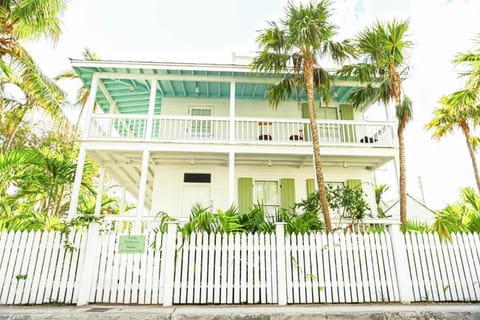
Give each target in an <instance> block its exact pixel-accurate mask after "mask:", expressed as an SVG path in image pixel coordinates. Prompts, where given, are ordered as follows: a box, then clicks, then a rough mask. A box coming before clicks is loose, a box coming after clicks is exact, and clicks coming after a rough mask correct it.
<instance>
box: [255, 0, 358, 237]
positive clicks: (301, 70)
mask: <svg viewBox="0 0 480 320" xmlns="http://www.w3.org/2000/svg"><path fill="white" fill-rule="evenodd" d="M330 5H331V4H330V1H328V0H323V1H319V2H310V3H308V4H301V3H300V4H299V5H298V7H297V6H294V5H293V4H292V3H290V4H289V5H288V6H287V7H286V9H285V14H286V15H285V18H284V19H282V20H280V22H278V23H277V22H274V21H271V22H269V26H268V27H267V28H266V29H264V30H262V31H261V33H260V34H259V36H258V37H257V42H258V45H259V49H260V51H259V52H258V55H257V56H256V57H255V58H254V60H253V62H252V67H253V69H254V70H258V71H264V72H272V73H275V74H276V75H278V76H280V77H281V80H280V81H279V82H278V83H276V84H273V85H271V86H269V88H268V89H267V98H268V100H269V102H270V104H271V105H272V106H273V107H274V108H276V107H277V106H278V104H279V103H280V101H282V100H285V99H289V98H290V97H291V96H292V95H293V94H295V95H296V98H297V100H299V99H300V96H299V92H300V91H301V89H305V91H306V93H307V102H308V110H309V118H310V125H311V130H312V145H313V155H314V166H315V173H316V178H317V185H318V189H319V196H320V202H321V205H322V211H323V215H324V219H325V225H326V228H327V231H329V232H331V231H332V224H331V220H330V213H329V209H328V200H327V193H326V190H325V180H324V177H323V170H322V162H321V156H320V142H319V136H318V127H317V123H316V118H315V109H314V90H317V92H318V93H319V94H320V95H321V96H322V98H323V99H324V101H327V102H328V100H329V99H330V91H329V89H330V82H331V75H330V74H329V73H328V72H327V71H326V70H325V69H322V68H321V67H320V65H319V60H320V59H322V58H330V59H332V60H334V61H337V62H340V63H342V62H344V61H345V60H346V59H348V58H349V57H350V56H351V55H353V54H354V48H353V46H351V45H350V43H349V42H348V41H343V42H334V41H333V40H332V39H333V37H334V36H335V34H336V28H337V27H336V26H335V25H333V24H332V23H330V21H329V19H330V16H331V9H330ZM314 80H316V81H314Z"/></svg>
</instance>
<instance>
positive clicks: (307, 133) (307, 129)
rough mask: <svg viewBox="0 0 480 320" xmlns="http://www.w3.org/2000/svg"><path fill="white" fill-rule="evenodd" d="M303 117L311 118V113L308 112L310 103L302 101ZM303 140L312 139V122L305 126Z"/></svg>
mask: <svg viewBox="0 0 480 320" xmlns="http://www.w3.org/2000/svg"><path fill="white" fill-rule="evenodd" d="M302 119H310V113H309V112H308V103H302ZM303 140H304V141H312V133H311V132H310V124H305V125H304V126H303Z"/></svg>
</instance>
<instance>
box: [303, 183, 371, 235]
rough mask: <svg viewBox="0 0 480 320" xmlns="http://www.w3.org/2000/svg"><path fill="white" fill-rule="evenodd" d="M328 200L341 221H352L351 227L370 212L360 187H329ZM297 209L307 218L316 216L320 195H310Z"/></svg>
mask: <svg viewBox="0 0 480 320" xmlns="http://www.w3.org/2000/svg"><path fill="white" fill-rule="evenodd" d="M327 198H328V203H329V206H330V208H331V209H332V210H335V212H338V215H339V218H340V220H342V219H351V224H350V225H351V226H353V225H355V224H358V223H359V222H360V221H361V220H363V219H364V218H365V215H366V214H367V213H368V212H369V211H370V207H369V206H368V203H367V202H366V200H365V194H364V193H363V191H362V189H361V188H360V187H349V186H345V185H342V186H336V187H333V186H329V187H328V188H327ZM296 209H298V211H300V212H302V214H303V215H305V216H307V217H308V216H309V215H310V214H316V213H317V212H318V211H319V210H320V203H319V201H318V194H317V193H316V192H314V193H312V194H310V195H309V196H308V197H307V199H305V200H302V201H301V202H299V203H297V204H296ZM340 224H341V221H340ZM314 229H315V228H314ZM336 229H337V228H336ZM315 230H317V229H315Z"/></svg>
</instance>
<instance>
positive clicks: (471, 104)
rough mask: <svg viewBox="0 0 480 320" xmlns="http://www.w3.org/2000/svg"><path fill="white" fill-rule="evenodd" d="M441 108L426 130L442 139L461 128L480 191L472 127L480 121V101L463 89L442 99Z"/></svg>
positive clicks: (470, 91)
mask: <svg viewBox="0 0 480 320" xmlns="http://www.w3.org/2000/svg"><path fill="white" fill-rule="evenodd" d="M440 104H441V107H439V108H436V109H435V110H434V117H433V118H432V119H431V120H430V122H429V123H427V124H426V126H425V127H426V129H428V130H432V131H433V137H434V138H437V139H440V138H443V137H444V136H445V135H447V134H449V133H452V132H453V131H454V130H455V129H457V128H460V130H461V131H462V133H463V135H464V137H465V142H466V145H467V149H468V154H469V155H470V160H471V162H472V167H473V173H474V177H475V182H476V184H477V190H479V191H480V175H479V173H478V165H477V160H476V156H475V149H474V139H473V137H472V127H473V128H475V127H476V126H477V125H478V121H479V120H480V101H479V100H478V98H477V94H476V93H475V91H473V90H469V89H463V90H460V91H456V92H454V93H452V94H451V95H448V96H443V97H442V98H441V99H440Z"/></svg>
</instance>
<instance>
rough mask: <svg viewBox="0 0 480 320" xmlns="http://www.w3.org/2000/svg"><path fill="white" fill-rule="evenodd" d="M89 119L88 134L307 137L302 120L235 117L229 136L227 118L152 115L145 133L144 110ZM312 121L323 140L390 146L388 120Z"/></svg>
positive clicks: (245, 139)
mask: <svg viewBox="0 0 480 320" xmlns="http://www.w3.org/2000/svg"><path fill="white" fill-rule="evenodd" d="M90 121H91V122H90V126H89V131H88V134H87V136H86V138H87V139H122V140H132V141H135V140H149V141H152V140H153V141H164V142H169V141H170V142H191V141H197V142H215V143H229V142H230V141H232V142H233V143H241V144H267V145H268V144H272V145H278V144H300V145H301V144H309V143H310V142H311V141H312V136H311V130H310V129H311V126H310V122H309V121H308V120H306V119H273V118H235V120H234V121H233V124H234V130H233V131H234V137H233V139H230V119H229V118H228V117H201V116H198V117H189V116H154V117H153V119H152V123H151V131H150V132H148V133H147V127H149V126H148V118H147V116H146V115H118V114H95V115H92V117H91V120H90ZM317 125H318V133H319V138H320V142H321V143H322V144H357V145H372V146H385V147H392V146H394V145H395V130H394V125H393V124H392V123H389V122H370V121H348V120H318V121H317Z"/></svg>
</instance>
